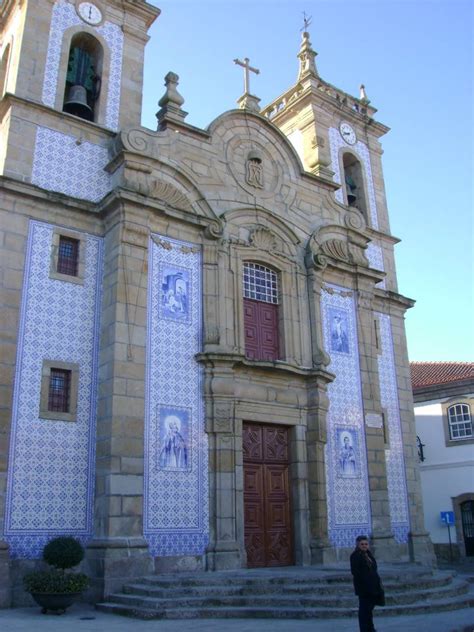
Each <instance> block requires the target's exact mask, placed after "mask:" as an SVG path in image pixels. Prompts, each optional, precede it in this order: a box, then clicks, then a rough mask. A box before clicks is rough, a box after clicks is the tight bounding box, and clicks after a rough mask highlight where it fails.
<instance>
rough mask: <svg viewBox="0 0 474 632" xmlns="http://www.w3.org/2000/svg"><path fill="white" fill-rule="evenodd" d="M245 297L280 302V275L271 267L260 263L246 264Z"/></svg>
mask: <svg viewBox="0 0 474 632" xmlns="http://www.w3.org/2000/svg"><path fill="white" fill-rule="evenodd" d="M244 297H245V298H252V299H254V300H255V301H264V302H265V303H273V304H275V305H277V304H278V277H277V273H276V272H274V271H273V270H270V268H266V267H265V266H261V265H259V264H258V263H245V264H244Z"/></svg>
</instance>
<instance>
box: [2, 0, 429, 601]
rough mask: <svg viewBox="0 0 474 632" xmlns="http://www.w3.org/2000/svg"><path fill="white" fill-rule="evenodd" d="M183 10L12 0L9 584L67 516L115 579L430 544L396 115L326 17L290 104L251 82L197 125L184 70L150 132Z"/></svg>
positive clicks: (6, 371) (99, 588)
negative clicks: (158, 53)
mask: <svg viewBox="0 0 474 632" xmlns="http://www.w3.org/2000/svg"><path fill="white" fill-rule="evenodd" d="M158 14H159V10H158V9H157V8H156V7H153V6H151V5H150V4H148V3H146V2H144V1H138V0H120V1H119V0H97V1H95V0H94V1H93V2H83V1H79V0H6V1H4V2H3V4H2V6H1V7H0V26H1V33H2V36H1V37H2V39H1V49H0V60H1V61H0V90H1V93H0V95H1V97H2V99H1V106H0V107H1V113H0V120H1V129H0V134H1V138H2V143H1V155H0V173H1V176H0V213H1V218H2V219H1V231H2V242H1V252H2V272H3V275H2V278H1V283H2V285H1V287H0V293H1V303H2V332H1V335H2V357H1V360H0V363H1V364H0V366H1V376H2V378H1V379H2V403H1V405H2V412H1V426H0V428H1V443H0V453H1V459H0V472H1V496H0V498H1V502H0V512H1V514H2V515H1V523H0V524H1V527H0V528H1V529H2V532H1V535H0V576H1V577H2V582H1V585H2V586H3V587H4V588H2V589H0V598H1V603H2V605H8V604H9V603H11V599H12V594H13V600H14V602H15V599H17V597H16V596H15V595H18V594H19V588H18V586H19V584H20V583H21V582H20V577H21V573H22V572H23V570H24V568H26V567H27V566H31V564H33V562H32V561H31V560H35V559H38V558H39V557H40V555H41V550H42V547H43V546H44V544H45V543H46V542H47V541H48V540H49V539H51V538H52V537H54V536H56V535H60V534H68V535H69V534H70V535H74V536H76V537H78V538H79V539H80V540H81V541H82V542H83V543H84V545H85V546H86V550H87V556H86V562H85V567H86V570H87V572H88V573H89V574H90V575H91V576H92V577H93V580H94V583H93V592H94V595H95V596H97V597H99V596H101V595H104V594H107V593H110V592H111V591H113V590H115V589H116V588H118V587H119V586H120V585H121V584H122V583H123V581H124V579H125V578H130V577H136V576H140V575H144V574H146V573H150V572H162V571H175V570H182V569H186V570H189V569H207V570H210V571H212V570H217V569H232V568H242V567H259V566H283V565H284V566H287V565H293V564H295V565H308V564H326V563H331V562H334V561H337V560H344V559H346V558H347V554H348V551H349V550H350V549H351V548H352V547H353V542H354V539H355V536H356V535H359V534H360V533H367V534H369V535H370V536H371V538H372V540H373V543H374V547H375V549H376V552H377V556H378V557H379V558H380V559H384V558H385V559H394V557H395V558H397V559H401V560H409V559H411V560H416V561H418V562H428V563H430V562H431V560H432V548H431V543H430V540H429V537H428V534H427V533H426V532H425V530H424V526H423V511H422V506H421V495H420V483H419V474H418V463H417V450H416V441H415V428H414V419H413V401H412V393H411V383H410V371H409V365H408V358H407V352H406V341H405V332H404V313H405V311H406V310H407V308H409V307H411V306H412V304H413V302H412V301H411V300H410V299H407V298H405V297H403V296H402V295H401V294H399V292H398V288H397V281H396V274H395V264H394V255H393V249H394V245H395V244H396V243H397V241H398V240H397V239H396V238H395V237H393V236H392V235H391V234H390V229H389V221H388V214H387V207H386V200H385V194H384V183H383V174H382V165H381V153H382V150H381V145H380V141H379V139H380V137H381V136H382V135H383V134H385V133H386V132H387V131H388V128H387V127H385V126H384V125H382V124H381V123H379V122H377V121H376V120H375V119H374V118H373V117H374V114H375V109H374V108H373V107H372V106H371V105H370V102H369V100H368V99H367V96H366V94H365V91H364V89H363V88H362V90H361V95H360V97H359V98H355V97H351V96H350V95H348V94H346V93H344V92H342V91H341V90H338V89H337V88H335V87H334V86H333V85H331V84H329V83H327V82H326V81H324V80H323V79H322V78H321V77H320V76H319V74H318V71H317V68H316V63H315V56H316V53H315V52H314V50H313V49H312V46H311V43H310V39H309V34H308V33H307V32H306V31H305V32H304V34H303V38H302V42H301V47H300V51H299V54H298V63H299V72H298V77H297V81H296V83H295V85H294V86H292V87H291V88H290V89H289V90H288V91H287V92H286V93H285V94H283V95H282V96H281V97H279V98H278V99H276V100H275V101H274V102H272V103H271V104H269V105H268V106H267V107H264V108H260V105H259V100H258V99H257V98H256V97H255V96H253V95H251V94H250V93H249V92H246V93H245V94H244V95H243V97H242V98H241V99H240V101H239V106H240V107H239V109H235V110H231V111H229V112H226V113H224V114H222V115H221V116H219V117H218V118H217V119H216V120H214V121H213V122H212V123H211V124H210V126H209V127H208V128H207V129H199V128H196V127H194V126H192V125H189V124H187V123H186V122H185V116H186V113H185V112H184V111H183V109H182V107H181V106H182V105H183V99H182V97H181V95H180V94H179V91H178V87H177V86H178V77H177V75H175V74H174V73H173V72H170V73H168V75H167V76H166V78H165V80H166V91H165V94H164V96H163V97H162V99H161V101H160V103H159V105H160V110H159V112H158V114H157V118H158V129H157V131H152V130H149V129H145V128H143V127H142V126H141V124H140V116H141V95H142V69H143V53H144V47H145V44H146V41H147V39H148V36H147V30H148V29H149V27H150V26H151V24H152V23H153V21H154V20H155V19H156V17H157V16H158ZM241 65H244V67H245V71H246V72H248V71H249V68H248V60H245V63H244V62H241ZM295 67H296V65H295ZM3 580H4V581H3Z"/></svg>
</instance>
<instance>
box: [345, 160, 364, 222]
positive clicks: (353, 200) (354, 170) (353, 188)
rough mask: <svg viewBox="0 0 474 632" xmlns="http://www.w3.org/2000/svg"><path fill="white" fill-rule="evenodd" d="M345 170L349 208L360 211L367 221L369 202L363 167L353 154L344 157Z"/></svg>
mask: <svg viewBox="0 0 474 632" xmlns="http://www.w3.org/2000/svg"><path fill="white" fill-rule="evenodd" d="M342 166H343V170H344V186H345V192H346V202H347V205H348V206H352V207H353V208H356V209H358V210H359V211H360V212H361V213H362V215H363V216H364V217H365V218H366V219H367V201H366V197H365V189H364V179H363V176H362V166H361V164H360V162H359V160H357V158H356V157H355V156H354V154H351V153H345V154H344V155H343V157H342Z"/></svg>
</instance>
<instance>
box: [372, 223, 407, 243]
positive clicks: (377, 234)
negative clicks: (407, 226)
mask: <svg viewBox="0 0 474 632" xmlns="http://www.w3.org/2000/svg"><path fill="white" fill-rule="evenodd" d="M365 232H366V234H367V235H368V237H370V239H371V240H372V239H378V240H380V241H385V242H387V243H390V244H393V245H395V244H399V243H400V242H401V239H400V238H399V237H395V236H394V235H389V234H388V233H383V232H381V231H380V230H375V229H374V228H370V227H369V226H367V227H366V229H365Z"/></svg>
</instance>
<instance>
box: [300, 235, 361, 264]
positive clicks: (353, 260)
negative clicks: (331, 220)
mask: <svg viewBox="0 0 474 632" xmlns="http://www.w3.org/2000/svg"><path fill="white" fill-rule="evenodd" d="M368 241H369V240H368V238H366V237H365V236H364V235H362V234H360V233H358V232H356V231H354V230H347V229H345V228H343V227H342V226H322V227H321V228H319V229H317V230H316V231H315V232H314V233H313V234H312V236H311V238H310V240H309V242H308V246H307V257H306V265H307V266H311V265H313V266H314V267H316V268H319V269H323V268H325V267H326V266H327V265H328V264H329V263H330V262H342V263H345V264H346V265H359V266H364V267H368V266H369V262H368V260H367V258H366V256H365V254H364V250H365V248H366V246H367V243H368Z"/></svg>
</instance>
